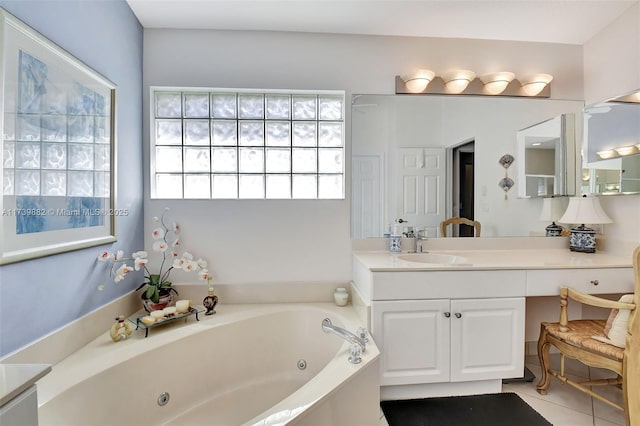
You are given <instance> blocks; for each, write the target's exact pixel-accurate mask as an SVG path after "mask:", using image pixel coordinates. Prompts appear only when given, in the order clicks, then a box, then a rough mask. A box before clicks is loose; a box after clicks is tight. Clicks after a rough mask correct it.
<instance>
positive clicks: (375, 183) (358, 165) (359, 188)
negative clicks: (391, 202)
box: [351, 155, 384, 238]
mask: <svg viewBox="0 0 640 426" xmlns="http://www.w3.org/2000/svg"><path fill="white" fill-rule="evenodd" d="M351 161H352V163H351V164H352V169H351V170H352V177H351V182H352V183H351V199H352V203H351V233H352V235H351V236H352V238H369V237H382V234H383V231H384V229H383V226H382V206H384V199H383V195H382V194H383V193H382V158H381V157H380V156H377V155H354V156H353V158H352V160H351Z"/></svg>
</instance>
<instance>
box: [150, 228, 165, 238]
mask: <svg viewBox="0 0 640 426" xmlns="http://www.w3.org/2000/svg"><path fill="white" fill-rule="evenodd" d="M164 234H165V230H164V228H156V229H154V230H153V231H152V232H151V236H153V239H154V240H159V239H160V238H164Z"/></svg>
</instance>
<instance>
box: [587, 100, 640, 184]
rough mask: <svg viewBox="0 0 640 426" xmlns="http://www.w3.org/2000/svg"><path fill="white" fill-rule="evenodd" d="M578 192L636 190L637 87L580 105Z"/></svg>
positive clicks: (639, 179) (639, 144)
mask: <svg viewBox="0 0 640 426" xmlns="http://www.w3.org/2000/svg"><path fill="white" fill-rule="evenodd" d="M581 185H582V188H581V189H582V192H583V193H585V194H605V195H609V194H637V193H640V91H636V92H634V93H631V94H627V95H624V96H620V97H617V98H613V99H609V100H607V101H604V102H599V103H596V104H593V105H589V106H587V107H585V108H584V145H583V147H582V176H581Z"/></svg>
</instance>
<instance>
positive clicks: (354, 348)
mask: <svg viewBox="0 0 640 426" xmlns="http://www.w3.org/2000/svg"><path fill="white" fill-rule="evenodd" d="M322 330H323V331H324V332H325V333H333V334H335V335H337V336H340V337H342V338H343V339H344V340H346V341H347V342H349V343H351V349H350V351H349V354H350V355H349V362H350V363H352V364H358V363H360V362H361V361H362V358H361V357H360V355H361V354H363V353H364V352H365V351H366V349H367V341H368V339H367V338H366V332H361V333H360V335H361V336H363V337H358V336H356V335H355V334H354V333H352V332H350V331H349V330H345V329H344V328H342V327H338V326H336V325H333V324H332V323H331V320H330V319H329V318H325V319H323V320H322Z"/></svg>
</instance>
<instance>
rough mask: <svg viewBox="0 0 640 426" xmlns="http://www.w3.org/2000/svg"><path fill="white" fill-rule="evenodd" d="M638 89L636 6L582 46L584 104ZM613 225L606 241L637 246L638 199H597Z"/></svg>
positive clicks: (639, 18) (639, 12)
mask: <svg viewBox="0 0 640 426" xmlns="http://www.w3.org/2000/svg"><path fill="white" fill-rule="evenodd" d="M638 89H640V2H638V3H636V4H635V5H634V6H633V7H631V8H630V9H628V10H627V11H626V12H625V13H624V14H623V15H622V16H620V17H619V18H618V19H617V20H616V21H614V22H613V23H611V24H610V25H609V26H607V27H606V28H605V29H604V30H602V31H601V32H600V33H599V34H597V35H596V36H595V37H593V38H592V39H591V40H589V41H588V42H587V43H586V44H585V45H584V93H585V98H584V99H585V101H586V104H587V105H589V104H592V103H595V102H599V101H602V100H604V99H608V98H612V97H615V96H620V95H623V94H626V93H630V92H632V91H635V90H638ZM600 200H601V201H602V207H603V208H604V209H605V211H606V212H607V214H608V215H609V216H610V217H611V219H612V220H613V221H614V224H612V225H606V228H605V235H606V237H607V239H608V240H616V241H618V242H621V243H622V244H617V245H621V246H623V247H624V248H625V251H627V252H629V255H631V252H630V250H631V249H632V247H633V246H635V245H638V244H640V221H638V218H639V217H640V195H623V196H611V197H600Z"/></svg>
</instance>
